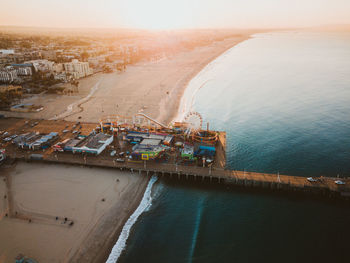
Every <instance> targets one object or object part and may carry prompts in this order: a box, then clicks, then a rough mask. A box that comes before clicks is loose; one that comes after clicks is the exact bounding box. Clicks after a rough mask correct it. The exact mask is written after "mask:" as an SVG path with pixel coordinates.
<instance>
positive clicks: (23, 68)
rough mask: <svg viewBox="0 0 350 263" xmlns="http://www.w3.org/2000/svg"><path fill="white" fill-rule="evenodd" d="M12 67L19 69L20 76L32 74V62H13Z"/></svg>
mask: <svg viewBox="0 0 350 263" xmlns="http://www.w3.org/2000/svg"><path fill="white" fill-rule="evenodd" d="M11 68H13V69H15V70H17V75H18V76H32V75H33V71H32V64H12V65H11Z"/></svg>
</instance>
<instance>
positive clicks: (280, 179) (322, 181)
mask: <svg viewBox="0 0 350 263" xmlns="http://www.w3.org/2000/svg"><path fill="white" fill-rule="evenodd" d="M72 124H74V123H69V122H65V121H48V120H42V121H40V122H39V123H38V124H37V125H36V126H35V127H31V126H29V127H30V128H28V124H25V120H23V119H13V118H10V119H3V120H0V130H3V129H5V128H6V130H7V131H11V132H16V133H17V134H19V133H18V132H22V131H26V132H28V131H29V130H30V131H40V132H51V131H61V130H62V128H63V129H64V128H65V127H66V126H67V125H68V126H72ZM25 127H26V128H25ZM95 127H96V124H95V123H83V124H82V129H81V131H82V133H84V132H85V133H89V131H91V129H93V128H95ZM70 135H71V134H70ZM65 136H69V135H66V134H62V136H61V138H60V139H63V138H64V137H65ZM5 146H6V150H7V152H8V156H9V157H10V158H13V159H17V160H24V161H29V160H31V158H30V156H31V154H32V153H33V152H32V151H25V150H20V149H16V148H15V147H14V146H13V145H10V144H7V145H5ZM2 147H3V146H2ZM0 148H1V147H0ZM225 148H226V133H224V132H223V133H220V135H219V142H218V145H217V146H216V149H217V154H216V163H215V165H214V166H213V167H198V166H194V165H189V166H186V165H177V164H175V163H158V162H154V161H150V162H148V161H147V162H146V161H143V162H142V161H140V162H133V161H126V162H125V163H119V162H117V161H116V160H115V158H113V157H110V156H109V154H102V155H99V156H92V155H81V154H72V153H56V152H52V149H51V148H49V149H47V150H45V151H42V150H41V151H40V154H42V156H43V158H42V160H41V161H44V162H49V163H62V164H73V165H84V166H96V167H108V168H115V169H122V170H129V171H131V172H138V173H142V174H146V175H153V174H156V175H158V176H164V177H169V178H170V177H171V178H179V179H194V180H198V181H201V180H202V181H203V180H206V181H212V182H218V183H227V184H234V185H238V186H242V187H257V188H270V189H280V190H287V191H302V192H312V193H316V194H322V195H331V196H339V197H342V198H344V199H349V198H350V179H348V178H341V180H342V181H343V182H345V185H337V184H335V180H337V178H330V177H318V181H317V182H309V181H308V180H307V179H306V177H303V176H288V175H282V174H268V173H256V172H246V171H234V170H227V169H224V167H225V164H226V156H225V152H226V151H225ZM305 176H307V175H305Z"/></svg>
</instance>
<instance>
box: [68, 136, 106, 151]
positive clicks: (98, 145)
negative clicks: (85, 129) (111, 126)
mask: <svg viewBox="0 0 350 263" xmlns="http://www.w3.org/2000/svg"><path fill="white" fill-rule="evenodd" d="M112 142H113V135H109V134H105V133H97V134H96V133H91V134H90V135H89V136H87V137H86V138H85V139H84V140H82V141H80V142H79V143H78V144H76V145H75V146H73V147H72V151H73V153H90V154H95V155H99V154H100V153H101V152H103V151H104V149H106V147H107V146H108V145H110V144H111V143H112Z"/></svg>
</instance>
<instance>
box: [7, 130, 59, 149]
mask: <svg viewBox="0 0 350 263" xmlns="http://www.w3.org/2000/svg"><path fill="white" fill-rule="evenodd" d="M57 138H58V133H57V132H50V133H49V134H39V133H36V132H31V133H26V134H22V135H20V136H18V137H17V138H15V139H14V140H13V143H14V144H15V145H16V146H17V147H19V148H27V149H30V150H39V149H46V148H48V147H49V146H50V145H51V143H52V142H54V141H55V140H56V139H57Z"/></svg>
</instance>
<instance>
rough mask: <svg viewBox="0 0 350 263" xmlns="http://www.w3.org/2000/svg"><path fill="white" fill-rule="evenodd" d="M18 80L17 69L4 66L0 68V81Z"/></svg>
mask: <svg viewBox="0 0 350 263" xmlns="http://www.w3.org/2000/svg"><path fill="white" fill-rule="evenodd" d="M16 80H18V77H17V70H15V69H14V68H5V69H2V70H0V82H4V83H11V82H14V81H16Z"/></svg>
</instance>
